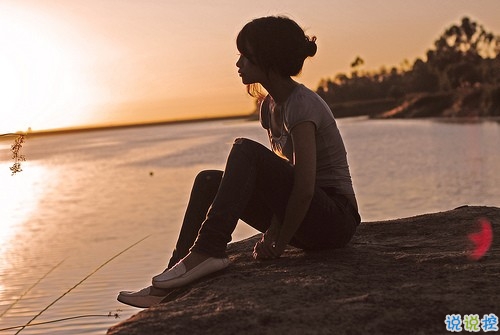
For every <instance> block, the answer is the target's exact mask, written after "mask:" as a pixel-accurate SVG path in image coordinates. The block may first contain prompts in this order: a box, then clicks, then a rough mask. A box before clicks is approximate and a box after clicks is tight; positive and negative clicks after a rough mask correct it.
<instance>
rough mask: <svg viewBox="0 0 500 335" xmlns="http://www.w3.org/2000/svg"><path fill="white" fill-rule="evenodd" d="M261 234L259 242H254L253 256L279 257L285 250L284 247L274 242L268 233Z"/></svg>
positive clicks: (263, 258)
mask: <svg viewBox="0 0 500 335" xmlns="http://www.w3.org/2000/svg"><path fill="white" fill-rule="evenodd" d="M268 232H269V231H267V232H266V233H265V234H262V238H261V239H260V241H259V242H257V243H256V244H255V247H254V248H253V258H254V259H257V260H265V259H274V258H279V257H280V256H281V254H282V253H283V252H284V251H285V248H284V247H280V246H278V245H277V244H276V242H275V241H274V239H273V238H272V237H271V236H270V235H271V234H268Z"/></svg>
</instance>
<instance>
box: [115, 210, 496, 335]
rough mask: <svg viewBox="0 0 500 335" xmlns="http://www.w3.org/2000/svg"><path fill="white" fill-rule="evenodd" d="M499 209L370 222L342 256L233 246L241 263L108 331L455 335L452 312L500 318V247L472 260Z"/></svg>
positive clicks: (234, 260)
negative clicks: (256, 255) (267, 256)
mask: <svg viewBox="0 0 500 335" xmlns="http://www.w3.org/2000/svg"><path fill="white" fill-rule="evenodd" d="M480 218H487V219H488V220H489V221H490V222H491V226H492V228H493V234H494V235H495V234H499V233H500V208H497V207H485V206H462V207H459V208H456V209H454V210H449V211H445V212H439V213H431V214H424V215H419V216H415V217H410V218H402V219H395V220H388V221H379V222H368V223H362V224H361V225H360V226H359V229H358V233H357V235H356V236H355V238H354V239H353V241H352V243H351V244H350V245H349V246H348V247H346V248H344V249H338V250H331V251H326V252H304V251H302V250H298V249H294V248H290V249H289V250H287V252H286V254H285V255H284V256H283V257H282V258H281V259H279V260H277V261H267V262H256V261H253V260H252V257H251V254H252V248H253V245H254V243H255V242H256V240H257V238H258V237H257V236H254V237H252V238H249V239H247V240H244V241H240V242H236V243H232V244H231V245H230V246H229V248H228V254H229V256H230V259H231V260H232V265H231V266H230V267H229V268H228V269H226V270H224V271H222V272H221V273H218V274H215V275H213V276H211V277H209V278H206V279H205V280H202V281H200V282H197V283H194V284H192V285H191V286H189V287H185V288H182V289H178V290H175V291H173V292H172V293H171V294H170V295H169V296H167V297H166V299H165V300H164V301H163V303H161V304H159V305H156V306H154V307H151V308H149V309H146V310H143V311H140V312H138V313H137V314H136V315H134V316H132V317H131V318H129V319H128V320H125V321H123V322H121V323H119V324H117V325H115V326H113V327H112V328H110V329H109V330H108V333H107V334H110V335H118V334H120V335H121V334H127V335H134V334H141V335H144V334H169V335H172V334H449V332H448V331H446V328H445V327H446V326H445V317H446V315H447V314H461V315H462V316H464V315H465V314H478V315H479V316H480V317H482V316H483V315H484V314H490V313H495V314H496V315H497V316H500V301H499V299H498V297H500V286H499V285H498V280H499V278H500V256H499V255H500V243H499V242H498V241H497V240H495V238H494V239H493V243H492V246H491V248H490V250H489V252H488V253H487V254H486V256H485V257H483V258H482V259H480V260H479V261H473V260H471V259H470V258H469V257H468V256H469V254H470V250H471V244H470V243H471V242H470V241H469V239H468V234H470V233H472V232H475V231H477V229H478V228H477V220H478V219H480Z"/></svg>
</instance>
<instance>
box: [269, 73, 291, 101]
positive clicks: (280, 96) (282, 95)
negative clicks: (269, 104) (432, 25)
mask: <svg viewBox="0 0 500 335" xmlns="http://www.w3.org/2000/svg"><path fill="white" fill-rule="evenodd" d="M298 85H299V83H297V82H296V81H295V80H293V79H292V78H290V77H280V76H273V75H270V76H269V80H268V81H266V82H265V83H262V86H264V88H265V89H266V91H267V92H269V94H270V95H271V97H272V98H273V100H274V101H275V102H276V103H277V104H281V103H284V102H285V101H286V100H287V99H288V97H289V96H290V95H291V94H292V92H293V90H294V89H295V88H296V87H297V86H298Z"/></svg>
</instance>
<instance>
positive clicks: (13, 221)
mask: <svg viewBox="0 0 500 335" xmlns="http://www.w3.org/2000/svg"><path fill="white" fill-rule="evenodd" d="M9 164H10V162H7V163H5V162H2V163H0V185H2V192H0V218H1V221H0V259H1V260H2V261H0V270H5V267H6V266H8V264H5V263H4V261H6V259H5V257H4V253H5V252H7V250H8V249H9V246H10V244H11V243H12V241H11V239H12V238H13V236H15V234H16V233H18V232H19V231H20V230H22V229H23V224H24V223H25V221H26V220H27V219H29V217H30V216H31V215H33V213H34V212H35V211H36V208H37V206H38V202H39V201H40V198H41V196H42V194H43V187H33V186H35V185H37V186H38V184H39V183H40V182H41V181H43V180H46V178H47V177H48V171H47V168H45V167H43V166H39V165H36V164H31V165H30V167H29V169H25V170H24V171H23V172H22V173H21V174H22V175H19V176H11V174H10V173H9V168H8V165H9Z"/></svg>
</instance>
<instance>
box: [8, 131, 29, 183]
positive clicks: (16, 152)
mask: <svg viewBox="0 0 500 335" xmlns="http://www.w3.org/2000/svg"><path fill="white" fill-rule="evenodd" d="M25 140H26V135H24V134H19V135H18V136H17V137H16V139H15V140H14V144H12V145H11V146H10V150H11V151H12V159H13V160H14V164H13V165H12V166H11V167H10V171H11V172H12V175H15V174H16V173H18V172H21V171H22V170H23V169H22V168H21V162H24V161H26V157H25V156H24V155H21V154H20V151H21V148H22V147H23V143H24V142H25Z"/></svg>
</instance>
